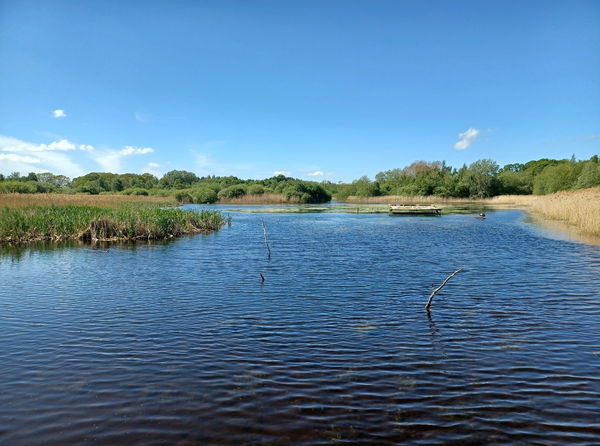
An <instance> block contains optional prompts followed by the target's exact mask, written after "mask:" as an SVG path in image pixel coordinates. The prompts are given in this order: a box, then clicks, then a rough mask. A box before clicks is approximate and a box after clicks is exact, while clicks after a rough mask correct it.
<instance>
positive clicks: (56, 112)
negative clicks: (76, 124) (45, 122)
mask: <svg viewBox="0 0 600 446" xmlns="http://www.w3.org/2000/svg"><path fill="white" fill-rule="evenodd" d="M52 116H54V117H55V118H57V119H58V118H66V117H67V114H66V113H65V111H64V110H61V109H60V108H58V109H56V110H54V111H53V112H52Z"/></svg>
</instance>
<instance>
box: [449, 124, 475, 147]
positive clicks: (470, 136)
mask: <svg viewBox="0 0 600 446" xmlns="http://www.w3.org/2000/svg"><path fill="white" fill-rule="evenodd" d="M480 133H481V132H480V131H479V130H477V129H476V128H473V127H470V128H468V129H467V130H466V131H464V132H463V133H459V134H458V141H457V142H456V143H455V144H454V148H455V149H456V150H465V149H466V148H467V147H469V146H470V145H471V144H473V142H474V141H475V140H476V139H477V137H478V136H479V134H480Z"/></svg>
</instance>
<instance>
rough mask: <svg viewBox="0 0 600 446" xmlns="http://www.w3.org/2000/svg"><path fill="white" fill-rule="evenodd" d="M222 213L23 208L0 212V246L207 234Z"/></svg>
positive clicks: (220, 220)
mask: <svg viewBox="0 0 600 446" xmlns="http://www.w3.org/2000/svg"><path fill="white" fill-rule="evenodd" d="M224 223H225V219H224V217H223V215H222V214H221V212H219V211H210V210H203V211H201V212H195V211H184V210H181V209H161V208H158V207H154V208H151V207H132V206H120V207H113V208H110V207H104V208H102V207H97V206H75V205H65V206H56V205H51V206H27V207H13V208H9V207H5V208H4V209H0V244H8V243H24V242H32V241H62V240H83V241H89V242H96V241H117V240H121V241H128V240H157V239H166V238H171V237H176V236H180V235H184V234H194V233H201V232H211V231H216V230H218V229H219V228H220V227H221V226H222V225H223V224H224Z"/></svg>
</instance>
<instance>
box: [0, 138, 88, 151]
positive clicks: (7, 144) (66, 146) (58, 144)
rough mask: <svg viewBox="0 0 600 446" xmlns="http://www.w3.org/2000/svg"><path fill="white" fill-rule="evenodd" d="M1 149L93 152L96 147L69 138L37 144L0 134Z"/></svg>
mask: <svg viewBox="0 0 600 446" xmlns="http://www.w3.org/2000/svg"><path fill="white" fill-rule="evenodd" d="M0 150H1V151H3V152H55V151H57V152H68V151H71V150H83V151H86V152H91V151H92V150H94V147H93V146H91V145H89V144H80V145H77V144H74V143H72V142H71V141H69V140H68V139H61V140H59V141H52V142H51V143H50V144H35V143H32V142H27V141H22V140H20V139H17V138H12V137H10V136H2V135H0Z"/></svg>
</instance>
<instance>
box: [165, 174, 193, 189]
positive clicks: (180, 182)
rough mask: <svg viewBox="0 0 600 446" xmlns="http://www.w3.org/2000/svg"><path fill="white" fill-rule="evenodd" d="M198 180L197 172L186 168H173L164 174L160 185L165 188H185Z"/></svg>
mask: <svg viewBox="0 0 600 446" xmlns="http://www.w3.org/2000/svg"><path fill="white" fill-rule="evenodd" d="M198 180H199V178H198V177H197V176H196V174H195V173H192V172H188V171H186V170H172V171H170V172H167V173H166V174H164V176H163V177H162V178H161V179H160V181H159V186H160V187H162V188H164V189H185V188H188V187H190V186H191V185H192V184H194V183H195V182H197V181H198Z"/></svg>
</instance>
